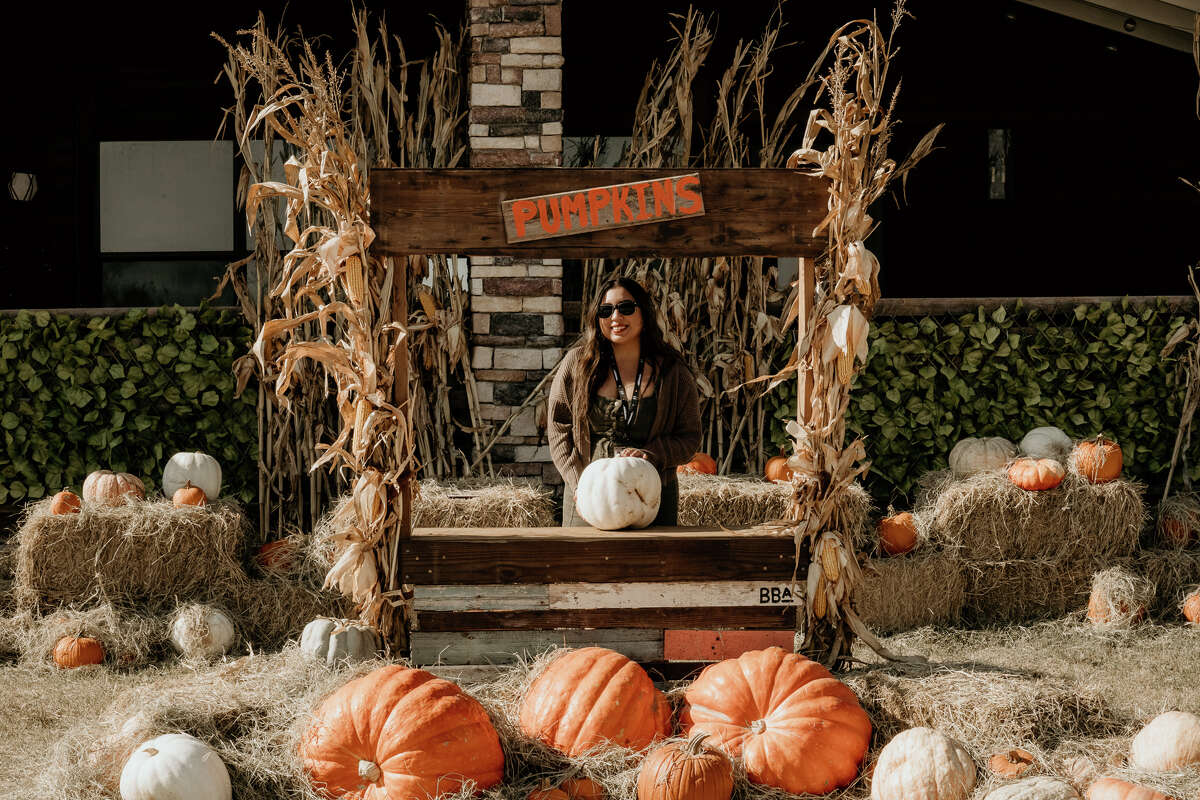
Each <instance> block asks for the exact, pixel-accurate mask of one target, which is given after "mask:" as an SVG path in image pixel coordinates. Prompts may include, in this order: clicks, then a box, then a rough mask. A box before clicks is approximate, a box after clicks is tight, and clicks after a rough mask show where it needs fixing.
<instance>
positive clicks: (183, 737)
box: [121, 733, 233, 800]
mask: <svg viewBox="0 0 1200 800" xmlns="http://www.w3.org/2000/svg"><path fill="white" fill-rule="evenodd" d="M232 797H233V789H232V787H231V786H230V784H229V770H227V769H226V768H225V764H224V762H222V761H221V757H220V756H219V755H217V753H216V751H215V750H213V749H212V748H211V747H209V746H208V745H206V744H205V743H204V742H202V741H200V740H199V739H197V738H196V737H194V736H188V735H187V734H186V733H168V734H167V735H165V736H159V737H157V738H154V739H151V740H150V741H148V742H145V743H143V744H142V745H141V746H140V747H138V749H137V750H134V751H133V755H131V756H130V757H129V760H128V761H126V762H125V768H124V769H122V770H121V800H166V798H172V799H173V800H231V798H232Z"/></svg>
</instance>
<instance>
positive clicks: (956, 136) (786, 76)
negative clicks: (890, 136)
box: [563, 0, 1200, 297]
mask: <svg viewBox="0 0 1200 800" xmlns="http://www.w3.org/2000/svg"><path fill="white" fill-rule="evenodd" d="M687 5H688V4H687V3H686V2H669V3H657V4H652V3H645V2H636V0H606V2H604V3H585V2H572V1H571V0H568V2H567V3H566V6H565V9H564V14H563V31H564V33H563V37H564V42H563V50H564V52H565V53H566V55H567V65H566V68H565V72H564V76H563V80H564V86H563V103H564V116H565V120H564V130H565V133H566V134H567V135H590V134H594V133H604V134H608V135H614V136H619V135H628V131H629V128H630V125H631V123H632V108H633V105H634V103H635V101H636V99H637V93H638V90H639V89H640V87H641V77H642V76H643V75H644V74H645V70H646V68H647V67H648V66H649V63H650V60H651V59H652V58H655V57H658V58H662V57H663V56H665V55H666V54H667V52H669V51H668V47H669V45H668V44H666V40H667V39H668V37H670V36H671V35H672V34H671V30H670V26H669V22H670V20H669V18H668V13H669V12H675V13H681V12H683V11H684V10H685V9H686V8H687ZM652 6H656V7H657V8H656V10H655V11H653V12H650V11H648V10H647V9H649V8H651V7H652ZM695 6H696V7H697V8H702V9H705V10H707V11H709V12H712V13H715V14H716V19H717V26H716V27H717V36H716V43H715V45H714V47H713V49H712V51H711V53H710V55H709V58H708V61H707V65H706V69H705V71H704V72H702V73H701V75H700V76H699V77H698V79H697V82H696V84H695V87H696V89H695V93H696V106H697V117H698V118H701V119H708V118H711V98H712V97H713V95H714V88H713V87H714V85H715V82H716V80H717V77H718V76H719V74H720V72H721V71H722V70H724V68H725V67H726V65H727V64H728V63H729V60H730V56H731V54H732V50H733V47H734V46H735V44H736V42H737V40H738V39H739V38H745V39H751V38H754V37H755V36H757V35H758V33H759V32H760V31H761V30H762V27H763V24H764V23H765V22H766V20H767V19H768V18H769V17H770V15H771V13H772V11H773V10H774V9H775V7H776V3H775V2H774V1H773V0H739V1H738V2H737V3H727V2H726V3H714V2H707V3H705V2H698V3H696V4H695ZM890 7H891V4H890V3H888V2H857V1H855V0H842V1H841V2H834V3H830V2H815V1H812V0H791V2H788V3H786V4H785V6H784V12H783V13H784V17H785V19H786V21H787V28H786V29H785V32H784V36H783V39H784V40H785V41H789V40H790V41H793V42H795V43H796V44H795V46H793V47H790V48H787V49H786V50H784V51H782V52H780V53H779V55H778V58H777V59H776V60H775V68H776V74H775V75H774V76H773V79H772V80H773V81H774V91H773V97H774V99H775V101H776V102H778V101H780V100H781V99H782V98H783V97H784V96H786V94H787V93H788V91H790V89H791V88H792V87H793V86H795V84H796V83H797V82H799V81H801V80H803V78H804V76H805V75H806V74H807V72H808V69H809V67H810V65H811V63H812V61H813V59H814V58H815V57H816V56H817V54H819V53H820V51H821V49H822V48H823V47H824V45H825V43H826V41H827V40H828V37H829V35H830V34H831V33H832V31H833V30H834V29H836V27H837V26H838V25H840V24H842V23H843V22H846V21H847V20H849V19H852V18H854V17H861V16H867V17H869V16H871V14H872V13H873V12H874V10H875V9H876V8H878V9H879V15H880V18H881V20H883V19H885V18H886V17H887V11H888V9H890ZM909 7H910V8H911V10H912V11H913V13H914V14H915V16H916V18H915V19H909V20H906V21H905V22H904V24H903V26H902V28H901V31H900V33H899V36H898V39H897V42H898V44H899V46H900V48H901V53H900V55H899V58H898V59H897V60H896V62H895V68H896V69H897V70H898V73H897V74H899V75H900V76H902V77H903V87H902V89H901V95H900V101H899V105H898V108H897V116H898V117H899V119H900V120H901V121H902V125H901V127H900V128H899V129H898V135H897V138H896V141H895V143H894V146H893V147H892V150H891V152H892V154H893V155H897V156H898V155H901V154H904V153H907V151H908V148H910V147H911V145H912V144H913V143H914V142H915V141H916V139H918V138H919V137H920V136H921V135H923V134H924V133H925V131H927V130H928V129H929V128H931V127H932V126H934V125H935V124H937V123H938V122H945V123H946V127H945V129H944V131H943V132H942V135H941V136H940V137H939V143H940V145H941V147H942V149H941V150H940V151H938V152H936V153H935V154H934V155H932V156H931V157H930V158H928V159H927V160H926V161H925V162H924V163H923V164H922V165H921V166H920V167H918V169H917V171H916V172H914V173H913V175H912V177H911V179H910V181H909V188H908V202H907V204H905V205H903V206H902V207H899V208H897V207H896V206H895V204H890V207H889V208H887V209H883V208H880V209H878V211H879V212H880V213H877V215H876V216H877V218H881V219H882V221H883V224H882V226H881V228H880V230H879V232H878V233H877V234H876V235H875V236H874V237H873V241H872V242H871V243H870V244H871V246H872V247H873V249H875V250H876V251H877V252H878V253H879V254H880V256H881V259H882V263H883V270H882V278H881V280H882V284H883V285H882V289H883V294H884V295H885V296H893V297H897V296H899V297H922V296H929V297H981V296H1035V295H1057V296H1073V295H1122V294H1188V293H1190V290H1189V288H1188V285H1187V279H1186V274H1187V270H1186V267H1187V265H1188V264H1194V263H1196V262H1197V260H1200V236H1198V235H1197V229H1198V227H1200V193H1198V192H1196V191H1194V190H1192V189H1190V188H1188V187H1186V186H1184V185H1183V184H1182V183H1181V182H1180V180H1179V178H1180V177H1187V178H1189V179H1191V180H1193V181H1194V180H1197V179H1200V121H1197V119H1196V106H1195V103H1196V88H1197V74H1196V68H1195V66H1194V65H1193V63H1192V58H1191V54H1190V53H1184V52H1179V51H1175V50H1170V49H1168V48H1165V47H1162V46H1159V45H1156V44H1152V43H1149V42H1146V41H1143V40H1140V39H1136V38H1133V37H1131V36H1127V35H1123V34H1120V33H1116V32H1113V31H1108V30H1105V29H1103V28H1099V27H1096V26H1093V25H1089V24H1086V23H1084V22H1080V21H1077V20H1074V19H1071V18H1068V17H1064V16H1060V15H1057V14H1053V13H1051V12H1047V11H1042V10H1040V9H1036V8H1033V7H1030V6H1026V5H1023V4H1021V3H1017V2H1013V1H1012V0H972V2H970V3H962V2H950V0H912V2H910V3H909ZM968 9H969V10H968ZM806 105H807V104H806ZM772 113H773V112H772ZM798 117H799V118H800V122H801V124H803V118H804V115H803V114H801V115H798ZM992 128H996V129H1006V130H1008V131H1009V136H1010V140H1011V146H1010V152H1009V160H1008V184H1007V192H1006V195H1007V197H1006V199H1004V200H990V199H989V198H988V177H989V171H988V158H987V136H988V133H987V132H988V129H992Z"/></svg>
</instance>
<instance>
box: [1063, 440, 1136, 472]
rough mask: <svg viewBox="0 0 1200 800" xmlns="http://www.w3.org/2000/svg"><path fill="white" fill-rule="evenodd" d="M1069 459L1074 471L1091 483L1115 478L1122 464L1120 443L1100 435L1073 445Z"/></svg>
mask: <svg viewBox="0 0 1200 800" xmlns="http://www.w3.org/2000/svg"><path fill="white" fill-rule="evenodd" d="M1071 460H1072V461H1073V462H1074V464H1075V471H1076V472H1078V473H1079V474H1080V476H1081V477H1083V479H1084V480H1087V481H1091V482H1092V483H1108V482H1109V481H1112V480H1116V479H1117V478H1119V477H1120V476H1121V467H1122V466H1123V464H1124V461H1123V457H1122V455H1121V447H1120V445H1118V444H1117V443H1116V442H1110V441H1109V440H1108V439H1102V438H1100V437H1097V438H1095V439H1092V440H1089V441H1085V442H1080V443H1079V444H1077V445H1075V450H1074V452H1072V453H1071Z"/></svg>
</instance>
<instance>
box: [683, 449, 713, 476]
mask: <svg viewBox="0 0 1200 800" xmlns="http://www.w3.org/2000/svg"><path fill="white" fill-rule="evenodd" d="M675 471H676V472H679V473H691V474H698V475H716V474H717V462H716V461H715V460H714V459H713V457H712V456H710V455H709V454H708V453H696V455H694V456H692V460H691V461H689V462H687V463H686V464H680V465H679V466H678V467H676V468H675Z"/></svg>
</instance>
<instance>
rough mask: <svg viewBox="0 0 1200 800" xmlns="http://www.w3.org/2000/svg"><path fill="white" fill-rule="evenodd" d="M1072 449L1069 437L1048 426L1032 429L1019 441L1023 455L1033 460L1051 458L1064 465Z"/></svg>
mask: <svg viewBox="0 0 1200 800" xmlns="http://www.w3.org/2000/svg"><path fill="white" fill-rule="evenodd" d="M1073 449H1075V443H1074V442H1072V441H1071V437H1070V436H1067V435H1066V434H1065V433H1063V432H1062V430H1060V429H1059V428H1054V427H1049V426H1047V427H1044V428H1034V429H1033V430H1031V431H1030V432H1029V433H1027V434H1025V438H1024V439H1022V440H1021V453H1022V454H1023V455H1027V456H1033V457H1034V458H1053V459H1054V460H1055V461H1062V462H1063V463H1064V464H1065V463H1066V461H1067V457H1068V456H1070V455H1071V451H1072V450H1073Z"/></svg>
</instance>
